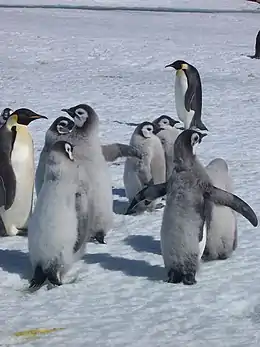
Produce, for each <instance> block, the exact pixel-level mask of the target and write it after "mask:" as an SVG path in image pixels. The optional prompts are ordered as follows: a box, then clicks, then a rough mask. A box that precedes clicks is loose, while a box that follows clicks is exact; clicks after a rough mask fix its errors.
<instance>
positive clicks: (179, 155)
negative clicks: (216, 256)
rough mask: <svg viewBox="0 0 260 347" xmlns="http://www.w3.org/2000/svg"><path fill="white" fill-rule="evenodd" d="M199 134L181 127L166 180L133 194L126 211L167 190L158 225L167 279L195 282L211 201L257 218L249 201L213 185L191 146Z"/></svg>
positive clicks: (189, 283)
mask: <svg viewBox="0 0 260 347" xmlns="http://www.w3.org/2000/svg"><path fill="white" fill-rule="evenodd" d="M203 135H205V134H201V133H200V132H198V131H195V130H185V131H183V132H182V133H181V134H180V135H179V136H178V138H177V139H176V141H175V144H174V168H173V172H172V176H171V178H170V180H169V181H168V182H167V183H166V184H159V185H157V186H150V187H147V188H145V189H143V190H142V191H141V192H139V193H138V194H137V196H136V197H135V199H134V200H133V202H132V204H131V205H130V207H129V210H128V213H129V212H131V210H132V209H133V208H134V207H135V205H136V204H137V203H139V202H140V201H142V200H148V201H151V200H154V199H155V198H158V197H159V196H162V195H164V194H165V193H166V194H167V198H166V206H165V209H164V213H163V220H162V226H161V249H162V255H163V259H164V264H165V268H166V271H167V275H168V282H170V283H180V282H183V283H184V284H187V285H192V284H195V283H196V282H197V281H196V278H195V276H196V272H197V269H198V264H199V259H200V249H199V241H200V239H201V236H202V234H203V226H204V225H205V223H206V225H207V226H208V222H209V219H210V216H211V212H212V203H214V204H217V205H225V206H229V207H231V208H232V209H233V210H235V211H236V212H238V213H241V214H242V215H243V216H244V217H245V218H247V219H248V220H249V221H250V223H251V224H252V225H253V226H257V224H258V220H257V216H256V215H255V213H254V211H253V210H252V209H251V207H250V206H249V205H247V204H246V203H245V202H244V201H243V200H241V199H240V198H239V197H237V196H236V195H234V194H232V193H229V192H227V191H225V190H222V189H219V188H217V187H215V186H214V185H213V184H212V183H211V180H210V178H209V176H208V174H207V172H206V170H205V168H204V167H203V166H202V165H201V164H200V163H199V161H198V160H197V159H196V155H195V153H194V149H195V147H196V146H197V145H198V144H199V143H200V142H201V140H202V138H203Z"/></svg>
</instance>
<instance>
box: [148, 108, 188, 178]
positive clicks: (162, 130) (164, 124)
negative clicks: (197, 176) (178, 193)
mask: <svg viewBox="0 0 260 347" xmlns="http://www.w3.org/2000/svg"><path fill="white" fill-rule="evenodd" d="M178 123H180V122H179V121H177V120H174V119H173V118H171V117H169V116H166V115H162V116H160V117H159V118H156V119H155V120H154V121H153V124H155V126H156V127H157V129H156V131H155V133H156V135H157V136H158V137H159V139H160V140H161V143H162V145H163V149H164V155H165V164H166V180H168V179H169V178H170V176H171V174H172V168H173V158H174V156H173V152H174V142H175V140H176V139H177V137H178V136H179V134H180V133H181V132H182V130H181V129H179V128H177V127H176V124H178Z"/></svg>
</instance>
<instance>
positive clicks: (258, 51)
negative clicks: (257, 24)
mask: <svg viewBox="0 0 260 347" xmlns="http://www.w3.org/2000/svg"><path fill="white" fill-rule="evenodd" d="M249 57H250V58H252V59H260V30H259V31H258V33H257V35H256V39H255V54H254V55H250V56H249Z"/></svg>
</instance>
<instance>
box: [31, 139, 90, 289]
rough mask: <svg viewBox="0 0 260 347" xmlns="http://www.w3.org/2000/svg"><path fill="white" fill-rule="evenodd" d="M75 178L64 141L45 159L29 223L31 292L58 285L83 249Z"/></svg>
mask: <svg viewBox="0 0 260 347" xmlns="http://www.w3.org/2000/svg"><path fill="white" fill-rule="evenodd" d="M77 175H78V173H77V163H76V162H75V161H74V156H73V146H72V145H71V144H70V143H68V142H66V141H58V142H56V143H54V144H53V146H52V148H51V149H50V151H49V155H48V158H47V164H46V173H45V180H44V182H43V186H42V189H41V191H40V194H39V196H38V198H37V201H36V204H35V208H34V211H33V213H32V216H31V218H30V220H29V223H28V248H29V256H30V261H31V264H32V269H33V276H32V279H31V281H30V286H29V288H31V289H34V290H37V289H39V288H40V287H41V286H42V285H43V284H44V282H45V280H48V281H49V282H50V283H52V284H53V285H61V284H62V282H63V277H64V275H65V274H66V272H67V271H68V270H69V269H70V267H71V265H72V264H73V262H74V261H75V260H77V259H78V258H80V256H81V255H82V253H83V252H79V250H80V249H81V247H84V246H85V239H84V238H81V235H80V234H78V220H77V212H76V194H77V189H78V181H77ZM60 202H61V203H60Z"/></svg>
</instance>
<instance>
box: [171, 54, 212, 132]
mask: <svg viewBox="0 0 260 347" xmlns="http://www.w3.org/2000/svg"><path fill="white" fill-rule="evenodd" d="M165 67H173V68H174V69H175V70H176V77H175V105H176V110H177V114H178V117H179V119H180V120H181V121H182V122H183V123H184V128H185V129H189V128H191V127H195V128H197V129H200V130H208V129H207V127H206V126H205V125H204V124H203V122H202V120H201V112H202V87H201V80H200V75H199V72H198V70H197V69H196V68H195V67H194V66H192V65H191V64H188V63H187V62H186V61H184V60H176V61H175V62H173V63H172V64H169V65H166V66H165Z"/></svg>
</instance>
